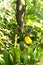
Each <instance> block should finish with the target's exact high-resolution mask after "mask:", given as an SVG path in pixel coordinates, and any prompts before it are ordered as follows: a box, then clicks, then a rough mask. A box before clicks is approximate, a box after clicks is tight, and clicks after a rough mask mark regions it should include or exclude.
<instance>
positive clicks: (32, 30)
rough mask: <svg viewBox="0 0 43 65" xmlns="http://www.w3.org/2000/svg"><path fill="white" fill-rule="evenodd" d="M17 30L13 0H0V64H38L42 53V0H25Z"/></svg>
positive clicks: (14, 1) (14, 2)
mask: <svg viewBox="0 0 43 65" xmlns="http://www.w3.org/2000/svg"><path fill="white" fill-rule="evenodd" d="M23 19H24V23H25V28H23V30H22V32H20V31H19V29H18V28H19V26H18V24H17V21H16V0H0V65H16V64H17V65H39V64H40V57H41V55H43V1H42V0H38V1H37V0H26V11H25V13H24V17H23Z"/></svg>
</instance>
